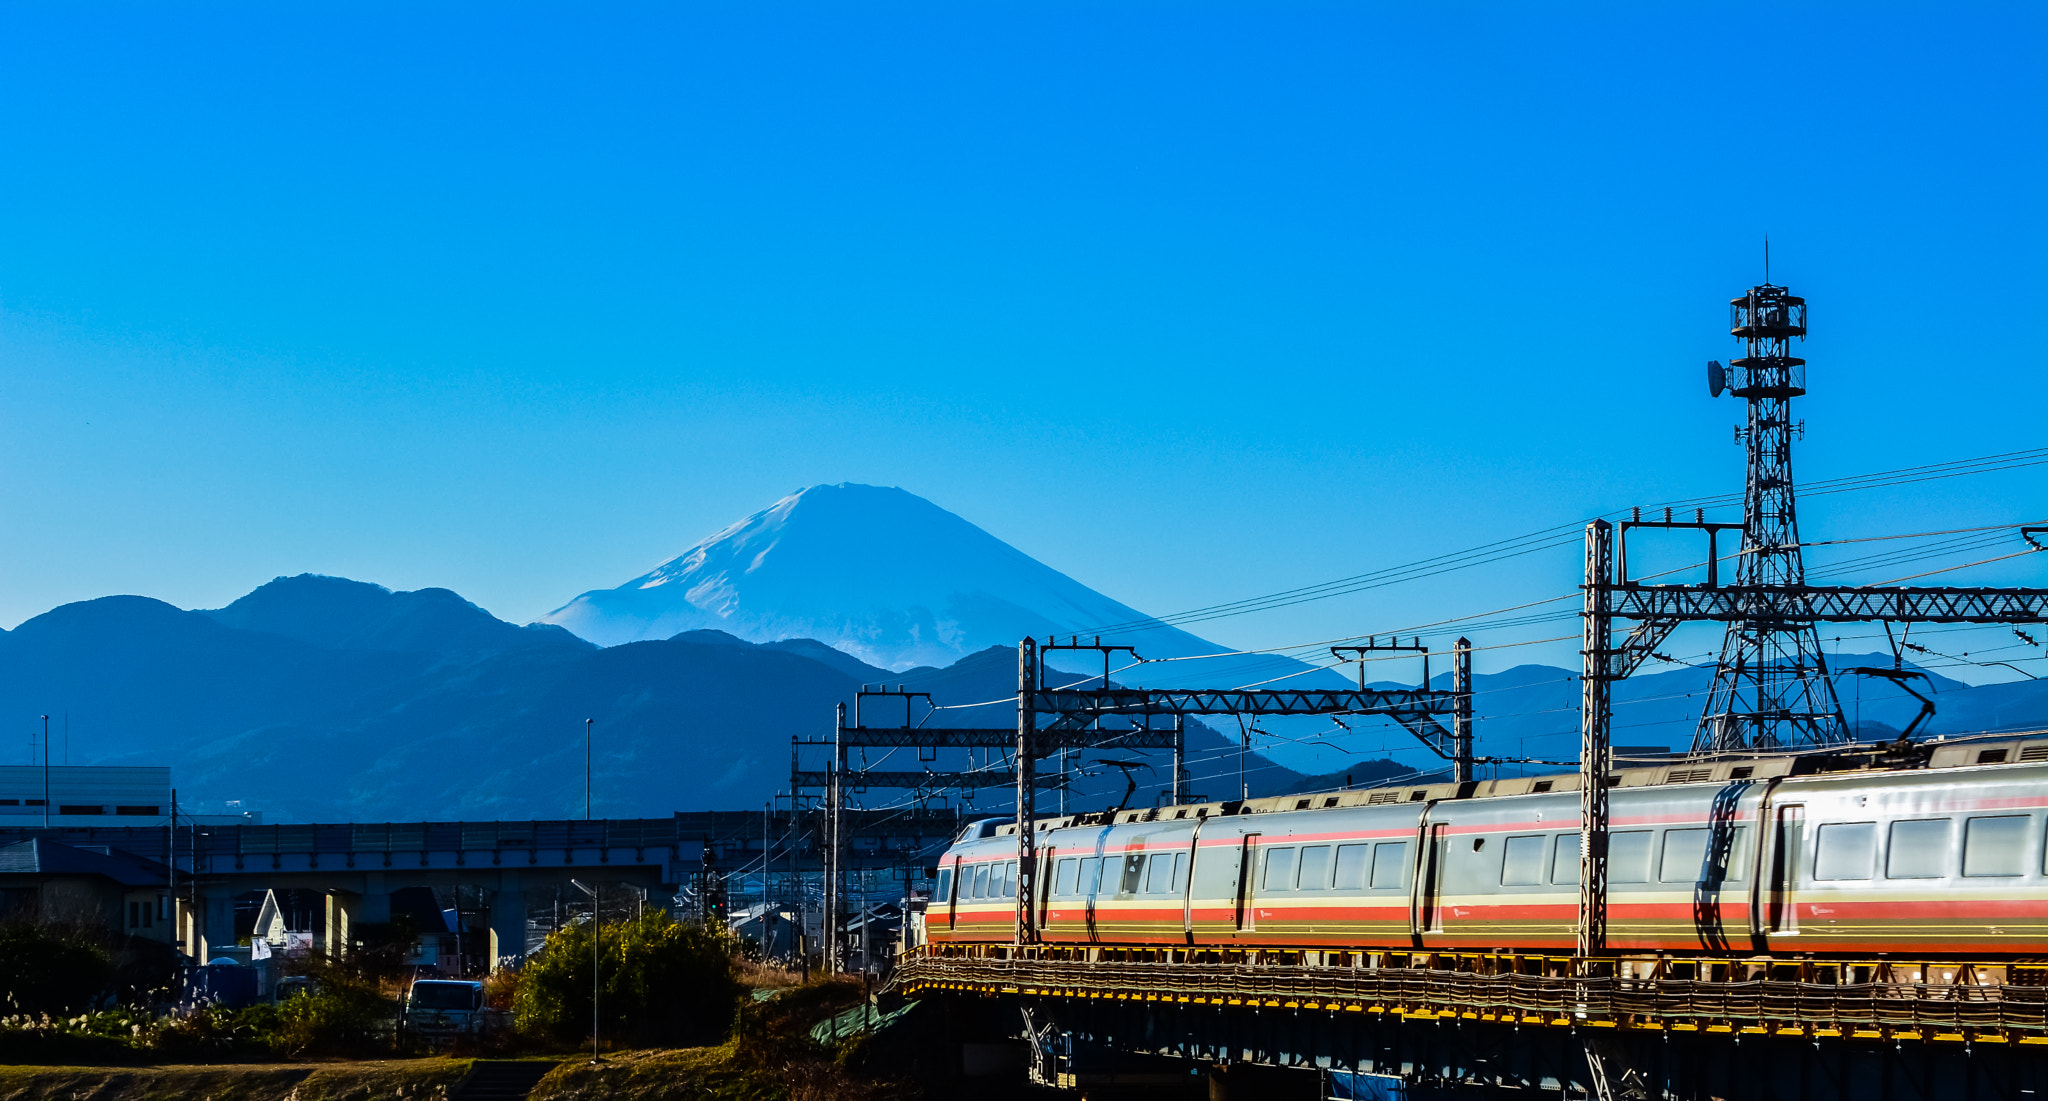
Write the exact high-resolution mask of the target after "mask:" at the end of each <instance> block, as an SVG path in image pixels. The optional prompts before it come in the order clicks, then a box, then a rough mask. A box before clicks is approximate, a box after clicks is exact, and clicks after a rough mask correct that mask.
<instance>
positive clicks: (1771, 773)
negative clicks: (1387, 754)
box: [977, 730, 2048, 837]
mask: <svg viewBox="0 0 2048 1101" xmlns="http://www.w3.org/2000/svg"><path fill="white" fill-rule="evenodd" d="M2032 762H2048V730H2034V731H2027V732H2023V733H2018V734H1996V735H1965V736H1958V737H1952V738H1946V739H1930V740H1928V741H1924V742H1909V743H1903V744H1902V743H1899V742H1880V743H1877V744H1875V745H1853V746H1845V747H1843V748H1841V749H1838V750H1833V751H1830V752H1825V753H1781V754H1755V753H1749V754H1739V755H1728V756H1720V757H1691V756H1686V755H1682V754H1672V755H1671V757H1670V759H1669V760H1668V761H1658V762H1654V763H1643V762H1642V759H1641V758H1637V759H1635V760H1634V761H1631V762H1630V764H1631V767H1626V768H1618V769H1615V770H1614V771H1612V772H1610V773H1608V777H1607V786H1608V787H1615V788H1642V787H1657V786H1660V785H1663V784H1701V783H1728V782H1731V781H1735V780H1765V779H1770V778H1773V777H1782V776H1819V775H1829V774H1837V773H1849V772H1908V771H1916V770H1922V769H1936V768H1961V767H1964V766H1972V765H1998V764H2020V763H2032ZM1577 790H1579V774H1578V773H1576V772H1565V773H1557V774H1554V775H1550V776H1518V777H1515V778H1513V779H1507V780H1473V781H1469V782H1467V783H1463V784H1454V783H1439V784H1420V785H1405V786H1400V787H1377V788H1351V789H1349V790H1346V791H1337V792H1319V793H1315V794H1311V795H1274V796H1267V797H1265V798H1260V799H1230V800H1223V801H1219V802H1211V803H1189V804H1183V805H1178V806H1170V807H1140V808H1137V809H1135V810H1118V811H1113V812H1112V811H1094V812H1083V813H1079V814H1066V815H1059V816H1055V817H1050V818H1040V819H1037V820H1036V822H1037V827H1038V829H1040V830H1051V829H1061V828H1063V827H1067V826H1089V825H1112V824H1116V823H1123V822H1164V821H1172V820H1175V819H1195V818H1211V817H1225V816H1230V815H1239V814H1274V813H1278V812H1281V811H1298V810H1323V809H1326V808H1332V807H1365V806H1383V805H1386V804H1389V803H1426V802H1431V801H1437V800H1448V799H1487V798H1496V797H1502V796H1509V795H1540V794H1543V793H1545V792H1562V791H1577ZM1016 832H1017V824H1016V822H1014V821H1005V822H1002V823H1001V824H1000V825H998V824H996V822H995V820H989V819H984V820H982V823H981V828H980V830H978V831H977V833H978V836H981V837H996V836H1006V835H1007V836H1014V835H1015V834H1016Z"/></svg>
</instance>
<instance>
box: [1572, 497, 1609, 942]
mask: <svg viewBox="0 0 2048 1101" xmlns="http://www.w3.org/2000/svg"><path fill="white" fill-rule="evenodd" d="M1612 540H1613V526H1612V525H1610V524H1609V523H1608V522H1607V521H1605V520H1595V521H1593V522H1592V523H1590V524H1587V525H1586V582H1585V587H1584V592H1585V601H1584V612H1583V615H1584V620H1583V623H1582V624H1581V626H1582V628H1583V630H1584V635H1583V640H1582V643H1581V649H1580V651H1579V653H1580V661H1579V933H1578V943H1577V949H1578V956H1579V960H1580V966H1581V967H1582V968H1584V967H1588V966H1589V965H1588V964H1587V962H1586V961H1588V960H1590V959H1591V958H1592V957H1594V956H1597V955H1600V954H1601V953H1602V952H1604V951H1605V950H1606V947H1607V770H1608V768H1609V767H1610V765H1611V762H1612V759H1613V746H1612V745H1611V744H1610V742H1609V738H1608V719H1609V717H1610V716H1611V715H1612V713H1613V712H1612V710H1611V700H1610V698H1609V695H1608V694H1609V692H1610V691H1611V690H1612V685H1611V683H1610V681H1609V674H1610V669H1611V665H1610V663H1609V659H1608V630H1609V625H1610V622H1611V620H1610V613H1611V608H1610V606H1609V605H1610V601H1611V599H1612V593H1611V591H1610V590H1609V588H1608V578H1610V577H1611V576H1612V573H1611V572H1610V571H1611V569H1612V557H1613V550H1612V547H1613V542H1612Z"/></svg>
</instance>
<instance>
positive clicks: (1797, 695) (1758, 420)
mask: <svg viewBox="0 0 2048 1101" xmlns="http://www.w3.org/2000/svg"><path fill="white" fill-rule="evenodd" d="M1729 332H1731V333H1733V334H1734V335H1735V336H1736V337H1738V338H1740V339H1741V340H1742V341H1744V343H1745V353H1746V354H1745V355H1744V356H1743V358H1741V359H1737V360H1734V361H1732V362H1730V363H1729V365H1728V368H1727V369H1726V371H1723V370H1722V369H1721V368H1720V366H1719V365H1718V364H1716V365H1714V366H1712V367H1711V368H1710V369H1709V375H1710V378H1709V385H1710V387H1711V389H1712V390H1713V392H1714V393H1715V394H1716V395H1719V393H1720V391H1721V387H1722V386H1723V385H1724V384H1725V385H1726V386H1727V388H1728V391H1729V392H1730V393H1731V394H1733V395H1734V396H1736V397H1738V398H1742V399H1744V400H1745V401H1747V402H1748V403H1749V421H1748V423H1747V424H1745V425H1744V426H1743V427H1742V428H1741V429H1739V430H1738V431H1739V434H1740V435H1741V438H1742V440H1743V442H1744V443H1745V444H1747V445H1748V457H1749V484H1748V487H1747V489H1746V491H1745V492H1744V494H1743V504H1742V554H1741V555H1740V557H1738V558H1737V560H1736V584H1737V585H1738V586H1739V587H1741V588H1743V589H1746V590H1752V591H1756V590H1761V591H1760V592H1758V596H1757V598H1756V599H1754V600H1752V601H1751V602H1750V603H1751V607H1753V608H1754V609H1755V612H1756V614H1755V615H1754V616H1752V617H1750V618H1745V619H1742V620H1738V621H1736V622H1732V623H1730V624H1729V625H1728V635H1727V638H1726V639H1725V640H1723V642H1722V644H1721V661H1720V664H1719V665H1718V667H1716V669H1715V671H1714V686H1713V691H1712V692H1711V693H1709V694H1708V697H1707V706H1706V711H1705V712H1704V713H1703V714H1702V715H1701V716H1700V725H1699V729H1698V730H1697V731H1696V732H1695V733H1694V735H1693V744H1692V749H1693V752H1694V753H1716V752H1726V751H1729V750H1759V749H1761V750H1769V749H1785V748H1793V747H1803V746H1818V745H1834V744H1839V743H1842V742H1845V741H1848V740H1849V732H1848V723H1847V721H1846V719H1845V717H1844V716H1843V714H1842V704H1841V701H1840V700H1839V699H1838V698H1837V697H1836V696H1835V686H1834V682H1833V681H1831V680H1829V678H1828V670H1827V659H1826V658H1825V657H1824V656H1823V655H1822V654H1821V650H1820V637H1819V635H1818V634H1817V633H1815V631H1814V628H1813V624H1812V623H1811V622H1801V621H1796V620H1788V619H1787V618H1785V617H1784V616H1783V615H1781V614H1778V613H1777V612H1776V607H1777V605H1779V604H1780V601H1781V599H1782V598H1774V596H1773V595H1772V590H1778V591H1780V592H1783V591H1785V590H1787V589H1797V588H1799V587H1801V586H1804V585H1805V584H1806V565H1805V563H1804V561H1803V560H1802V558H1801V556H1800V553H1799V516H1798V512H1797V509H1796V507H1795V503H1794V500H1793V487H1792V436H1793V433H1794V431H1795V429H1794V426H1793V424H1792V399H1793V398H1795V397H1798V396H1799V395H1801V394H1804V393H1806V361H1805V360H1803V359H1799V358H1797V357H1795V356H1793V355H1792V354H1791V344H1792V338H1793V337H1795V336H1796V337H1798V338H1800V339H1801V340H1804V339H1805V338H1806V300H1805V299H1803V298H1799V297H1796V296H1794V295H1792V294H1790V293H1789V292H1788V291H1787V290H1786V288H1784V287H1779V286H1773V285H1772V284H1771V283H1770V282H1769V276H1768V275H1767V276H1766V277H1765V282H1764V283H1763V284H1762V285H1760V286H1756V287H1751V288H1750V290H1749V293H1748V294H1746V295H1744V296H1743V297H1741V298H1737V299H1734V300H1732V301H1731V302H1729Z"/></svg>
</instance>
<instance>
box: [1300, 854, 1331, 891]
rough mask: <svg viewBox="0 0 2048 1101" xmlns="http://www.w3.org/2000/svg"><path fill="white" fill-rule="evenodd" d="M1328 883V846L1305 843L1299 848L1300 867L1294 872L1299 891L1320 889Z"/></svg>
mask: <svg viewBox="0 0 2048 1101" xmlns="http://www.w3.org/2000/svg"><path fill="white" fill-rule="evenodd" d="M1329 885H1330V846H1328V845H1307V846H1304V847H1303V848H1302V850H1301V867H1300V868H1299V869H1298V870H1297V871H1296V872H1295V878H1294V887H1295V889H1296V890H1299V891H1320V890H1322V889H1323V888H1325V887H1327V886H1329Z"/></svg>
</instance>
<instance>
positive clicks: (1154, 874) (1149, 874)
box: [1145, 853, 1180, 895]
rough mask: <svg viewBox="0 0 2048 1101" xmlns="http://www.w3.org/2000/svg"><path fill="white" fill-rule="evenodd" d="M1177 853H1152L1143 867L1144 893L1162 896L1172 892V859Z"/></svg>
mask: <svg viewBox="0 0 2048 1101" xmlns="http://www.w3.org/2000/svg"><path fill="white" fill-rule="evenodd" d="M1179 855H1180V854H1179V853H1153V854H1152V859H1151V860H1150V861H1149V862H1147V863H1146V865H1145V893H1146V894H1148V895H1163V894H1167V893H1168V892H1170V891H1172V890H1173V858H1174V857H1176V856H1179Z"/></svg>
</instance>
